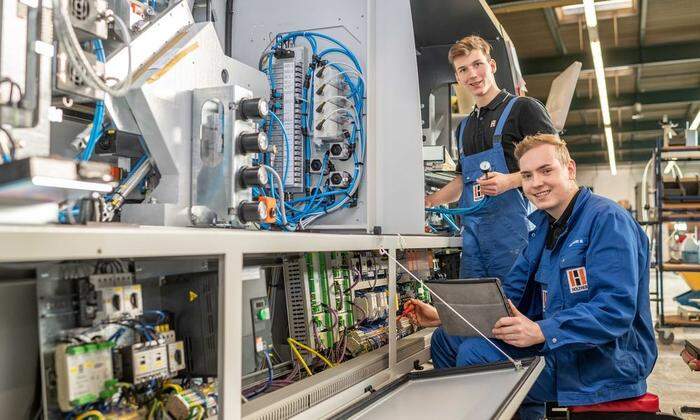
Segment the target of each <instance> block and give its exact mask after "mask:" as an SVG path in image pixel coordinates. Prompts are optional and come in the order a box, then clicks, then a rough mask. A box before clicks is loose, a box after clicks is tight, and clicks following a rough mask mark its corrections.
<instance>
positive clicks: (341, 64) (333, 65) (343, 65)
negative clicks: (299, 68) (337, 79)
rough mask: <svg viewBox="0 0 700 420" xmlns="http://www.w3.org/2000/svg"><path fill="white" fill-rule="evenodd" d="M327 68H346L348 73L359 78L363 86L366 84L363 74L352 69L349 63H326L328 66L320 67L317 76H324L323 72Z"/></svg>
mask: <svg viewBox="0 0 700 420" xmlns="http://www.w3.org/2000/svg"><path fill="white" fill-rule="evenodd" d="M326 67H335V68H337V67H345V68H347V72H350V73H352V74H354V75H355V76H357V78H358V79H359V80H361V81H362V83H363V84H364V83H365V79H364V77H363V76H362V73H360V72H359V71H357V70H355V68H354V67H352V66H351V65H349V64H347V63H342V62H340V61H335V62H329V63H326V64H324V65H322V66H321V67H319V68H317V69H316V75H317V76H320V75H322V74H323V71H324V70H325V69H326ZM341 72H342V71H341ZM343 73H345V72H343Z"/></svg>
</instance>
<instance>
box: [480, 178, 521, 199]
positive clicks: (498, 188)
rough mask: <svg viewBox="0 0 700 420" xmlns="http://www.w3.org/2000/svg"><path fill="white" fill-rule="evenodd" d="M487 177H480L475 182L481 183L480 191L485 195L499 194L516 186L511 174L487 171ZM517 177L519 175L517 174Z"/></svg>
mask: <svg viewBox="0 0 700 420" xmlns="http://www.w3.org/2000/svg"><path fill="white" fill-rule="evenodd" d="M487 176H488V178H485V177H483V176H482V177H481V178H479V179H477V180H476V182H477V183H478V184H479V185H481V192H482V193H484V194H485V195H491V196H493V195H499V194H503V193H504V192H506V191H508V190H512V189H513V188H515V187H517V186H518V184H517V182H516V179H515V177H514V176H513V174H502V173H500V172H489V173H488V175H487ZM517 177H518V178H519V177H520V175H517Z"/></svg>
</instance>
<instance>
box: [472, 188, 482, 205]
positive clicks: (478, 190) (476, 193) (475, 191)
mask: <svg viewBox="0 0 700 420" xmlns="http://www.w3.org/2000/svg"><path fill="white" fill-rule="evenodd" d="M472 192H473V196H474V201H475V202H476V201H481V200H483V199H484V193H482V192H481V185H479V184H474V186H473V187H472Z"/></svg>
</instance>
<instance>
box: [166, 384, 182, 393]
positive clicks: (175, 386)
mask: <svg viewBox="0 0 700 420" xmlns="http://www.w3.org/2000/svg"><path fill="white" fill-rule="evenodd" d="M168 389H172V390H173V391H175V393H177V394H182V393H183V392H184V389H182V387H181V386H180V385H178V384H174V383H172V382H168V383H166V384H165V385H163V391H165V390H168Z"/></svg>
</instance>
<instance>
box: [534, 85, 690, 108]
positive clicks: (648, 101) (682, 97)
mask: <svg viewBox="0 0 700 420" xmlns="http://www.w3.org/2000/svg"><path fill="white" fill-rule="evenodd" d="M539 99H540V101H542V102H543V103H544V102H546V99H544V100H543V98H539ZM609 102H610V109H617V108H628V107H633V106H634V104H635V102H639V103H640V104H642V106H644V105H662V104H674V103H688V102H700V88H689V89H673V90H657V91H652V92H639V93H624V94H622V95H620V96H610V97H609ZM596 109H600V103H599V102H598V98H596V97H594V98H592V99H589V98H574V99H572V101H571V107H570V108H569V111H585V110H596Z"/></svg>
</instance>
